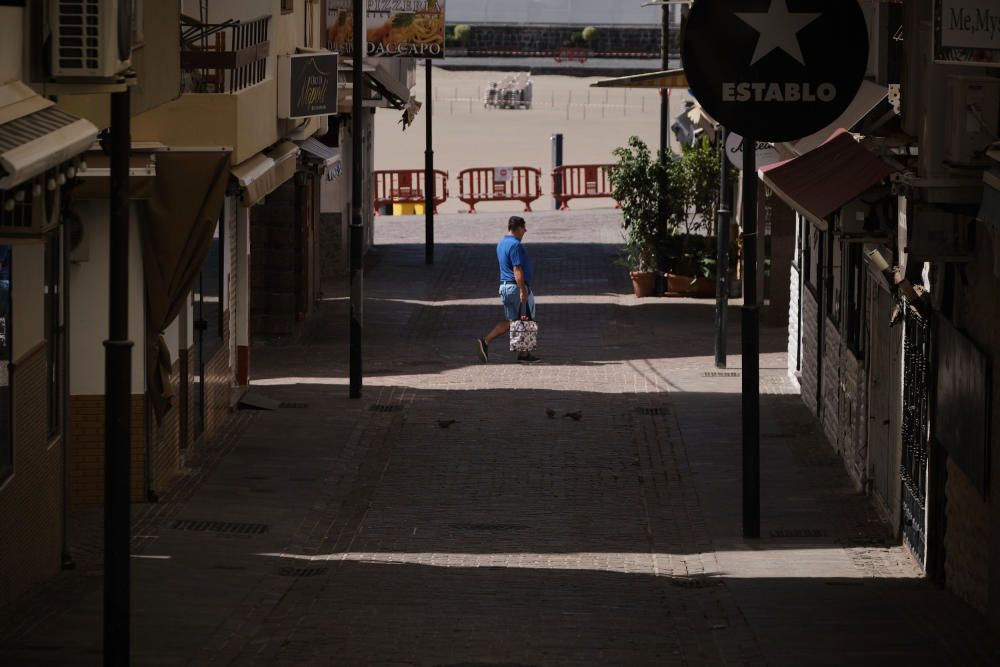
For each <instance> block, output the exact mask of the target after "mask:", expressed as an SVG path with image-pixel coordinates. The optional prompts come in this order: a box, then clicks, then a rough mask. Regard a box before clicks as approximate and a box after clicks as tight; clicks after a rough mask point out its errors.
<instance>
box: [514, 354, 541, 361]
mask: <svg viewBox="0 0 1000 667" xmlns="http://www.w3.org/2000/svg"><path fill="white" fill-rule="evenodd" d="M517 360H518V361H519V362H520V363H522V364H537V363H538V362H539V361H541V359H539V358H538V357H536V356H535V355H533V354H532V353H531V352H529V353H528V354H526V355H524V356H519V357H518V358H517Z"/></svg>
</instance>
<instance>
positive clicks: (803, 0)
mask: <svg viewBox="0 0 1000 667" xmlns="http://www.w3.org/2000/svg"><path fill="white" fill-rule="evenodd" d="M683 62H684V71H685V74H686V75H687V79H688V83H689V84H690V87H691V91H692V93H693V94H694V96H695V98H696V99H697V100H698V102H699V103H701V106H702V107H704V109H705V111H706V112H707V113H708V114H709V115H710V116H712V118H714V119H715V120H717V121H718V122H719V123H721V124H722V125H723V126H725V127H727V128H728V129H730V130H732V131H734V132H738V133H739V134H741V135H743V136H747V137H754V138H755V139H758V140H760V141H773V142H780V141H793V140H796V139H801V138H802V137H806V136H809V135H810V134H813V133H814V132H818V131H819V130H821V129H823V128H824V127H826V126H828V125H829V124H830V123H832V122H834V121H835V120H836V119H837V118H838V117H839V116H840V115H841V114H842V113H843V112H844V111H845V110H846V109H847V107H848V106H849V105H850V104H851V102H852V101H853V100H854V97H855V95H856V94H857V92H858V89H859V88H860V87H861V82H862V81H863V80H864V78H865V70H866V69H867V65H868V27H867V24H866V23H865V17H864V14H863V12H862V11H861V7H860V6H859V5H858V2H857V0H798V1H794V0H698V2H695V3H694V4H693V5H692V7H691V13H690V15H689V16H688V22H687V27H686V29H685V36H684V45H683Z"/></svg>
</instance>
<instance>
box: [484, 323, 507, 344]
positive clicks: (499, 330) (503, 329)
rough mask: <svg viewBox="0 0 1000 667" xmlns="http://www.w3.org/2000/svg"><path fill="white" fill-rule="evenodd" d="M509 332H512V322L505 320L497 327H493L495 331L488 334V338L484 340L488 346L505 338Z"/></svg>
mask: <svg viewBox="0 0 1000 667" xmlns="http://www.w3.org/2000/svg"><path fill="white" fill-rule="evenodd" d="M508 331H510V322H508V321H507V320H504V321H503V322H500V323H499V324H497V325H496V326H495V327H493V330H492V331H490V332H489V333H488V334H486V338H484V339H483V340H485V341H486V344H487V345H489V344H490V343H492V342H493V341H494V340H496V339H497V338H499V337H500V336H503V335H504V334H505V333H507V332H508Z"/></svg>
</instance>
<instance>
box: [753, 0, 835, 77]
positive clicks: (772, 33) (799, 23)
mask: <svg viewBox="0 0 1000 667" xmlns="http://www.w3.org/2000/svg"><path fill="white" fill-rule="evenodd" d="M820 16H822V14H808V13H803V14H792V13H790V12H789V11H788V0H771V6H770V7H769V8H768V10H767V13H766V14H763V13H760V12H752V13H748V12H736V17H737V18H738V19H739V20H741V21H743V22H744V23H746V24H747V25H749V26H750V27H751V28H753V29H754V30H756V31H757V32H759V33H760V34H759V35H758V36H757V48H756V49H755V50H754V52H753V60H751V61H750V64H751V65H753V64H754V63H756V62H757V61H758V60H760V59H761V58H763V57H764V56H766V55H767V54H769V53H771V52H772V51H774V50H775V49H781V50H782V51H784V52H785V53H787V54H788V55H790V56H791V57H793V58H795V59H796V60H798V61H799V63H800V64H802V65H805V64H806V61H805V60H804V59H803V58H802V49H801V48H800V47H799V37H798V33H799V31H800V30H802V29H803V28H805V27H806V26H807V25H809V24H810V23H812V22H813V21H815V20H816V19H818V18H819V17H820Z"/></svg>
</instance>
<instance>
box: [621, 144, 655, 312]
mask: <svg viewBox="0 0 1000 667" xmlns="http://www.w3.org/2000/svg"><path fill="white" fill-rule="evenodd" d="M614 155H615V158H617V160H618V161H617V163H616V164H615V165H614V166H613V167H612V169H611V173H610V174H609V179H610V181H611V189H612V196H613V197H614V198H615V200H616V201H617V202H618V203H619V204H620V205H621V209H622V236H623V237H624V240H625V254H624V256H623V257H622V260H621V263H623V264H625V265H626V266H627V268H628V269H630V272H629V277H630V278H631V279H632V287H633V289H634V290H635V295H636V296H637V297H646V296H653V295H654V294H655V292H656V289H655V286H656V281H657V277H658V267H657V261H656V259H657V257H656V254H657V253H656V247H657V222H658V219H659V207H660V192H661V191H662V187H663V184H664V182H665V177H666V172H665V170H664V167H663V166H662V165H660V164H659V162H658V161H655V160H653V158H652V155H651V154H650V151H649V147H648V146H647V145H646V143H645V142H644V141H642V140H641V139H639V137H630V138H629V140H628V146H624V147H620V148H616V149H615V152H614Z"/></svg>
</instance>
